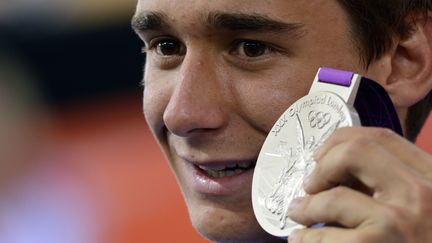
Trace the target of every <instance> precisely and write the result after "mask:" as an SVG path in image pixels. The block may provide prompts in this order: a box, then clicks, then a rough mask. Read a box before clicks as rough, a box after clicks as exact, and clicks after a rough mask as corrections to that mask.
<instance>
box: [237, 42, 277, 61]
mask: <svg viewBox="0 0 432 243" xmlns="http://www.w3.org/2000/svg"><path fill="white" fill-rule="evenodd" d="M271 51H272V49H271V47H269V46H268V45H266V44H264V43H261V42H258V41H241V42H239V43H238V44H237V46H236V50H235V52H237V54H238V55H240V56H245V57H248V58H254V57H260V56H263V55H266V54H269V53H270V52H271Z"/></svg>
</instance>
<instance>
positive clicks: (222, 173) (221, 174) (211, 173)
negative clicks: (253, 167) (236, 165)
mask: <svg viewBox="0 0 432 243" xmlns="http://www.w3.org/2000/svg"><path fill="white" fill-rule="evenodd" d="M200 168H201V167H200ZM203 170H204V172H205V173H206V174H207V175H209V176H211V177H214V178H223V177H230V176H235V175H238V174H240V173H242V172H243V171H244V170H243V169H235V170H219V171H216V170H210V169H208V168H207V169H203Z"/></svg>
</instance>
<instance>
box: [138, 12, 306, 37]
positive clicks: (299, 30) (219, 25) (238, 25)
mask: <svg viewBox="0 0 432 243" xmlns="http://www.w3.org/2000/svg"><path fill="white" fill-rule="evenodd" d="M165 19H168V17H167V16H166V15H165V14H163V13H160V12H142V13H140V14H138V15H136V16H135V17H133V19H132V28H133V29H134V30H135V31H136V32H146V31H158V30H163V29H165V28H168V26H169V25H168V23H167V22H166V21H165ZM204 19H206V21H205V22H206V24H207V26H208V27H209V28H214V29H226V30H235V31H268V32H278V31H288V32H290V34H292V35H293V36H301V35H303V34H304V33H305V31H304V24H302V23H285V22H282V21H278V20H275V19H272V18H269V17H267V16H265V15H260V14H244V13H225V12H211V13H209V14H208V16H207V18H204Z"/></svg>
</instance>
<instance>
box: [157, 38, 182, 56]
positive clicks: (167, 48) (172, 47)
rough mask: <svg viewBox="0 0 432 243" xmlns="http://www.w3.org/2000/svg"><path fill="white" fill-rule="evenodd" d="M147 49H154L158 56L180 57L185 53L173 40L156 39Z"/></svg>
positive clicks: (180, 44)
mask: <svg viewBox="0 0 432 243" xmlns="http://www.w3.org/2000/svg"><path fill="white" fill-rule="evenodd" d="M149 49H155V52H156V54H158V55H160V56H180V55H183V54H184V52H185V50H184V49H185V48H184V46H183V44H182V43H180V42H179V41H177V40H173V39H159V40H157V39H156V40H154V41H152V42H151V43H150V48H149Z"/></svg>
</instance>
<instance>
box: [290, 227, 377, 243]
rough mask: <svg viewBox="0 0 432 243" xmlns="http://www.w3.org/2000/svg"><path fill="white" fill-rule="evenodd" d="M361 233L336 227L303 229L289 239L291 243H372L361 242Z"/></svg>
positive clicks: (295, 232)
mask: <svg viewBox="0 0 432 243" xmlns="http://www.w3.org/2000/svg"><path fill="white" fill-rule="evenodd" d="M360 237H362V238H364V239H365V240H367V239H366V237H364V236H361V235H360V234H359V233H357V232H355V231H354V230H352V229H341V228H334V227H324V228H319V229H310V228H308V229H301V230H296V231H294V232H293V233H291V234H290V235H289V237H288V242H289V243H335V242H338V243H352V242H370V241H361V239H360Z"/></svg>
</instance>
